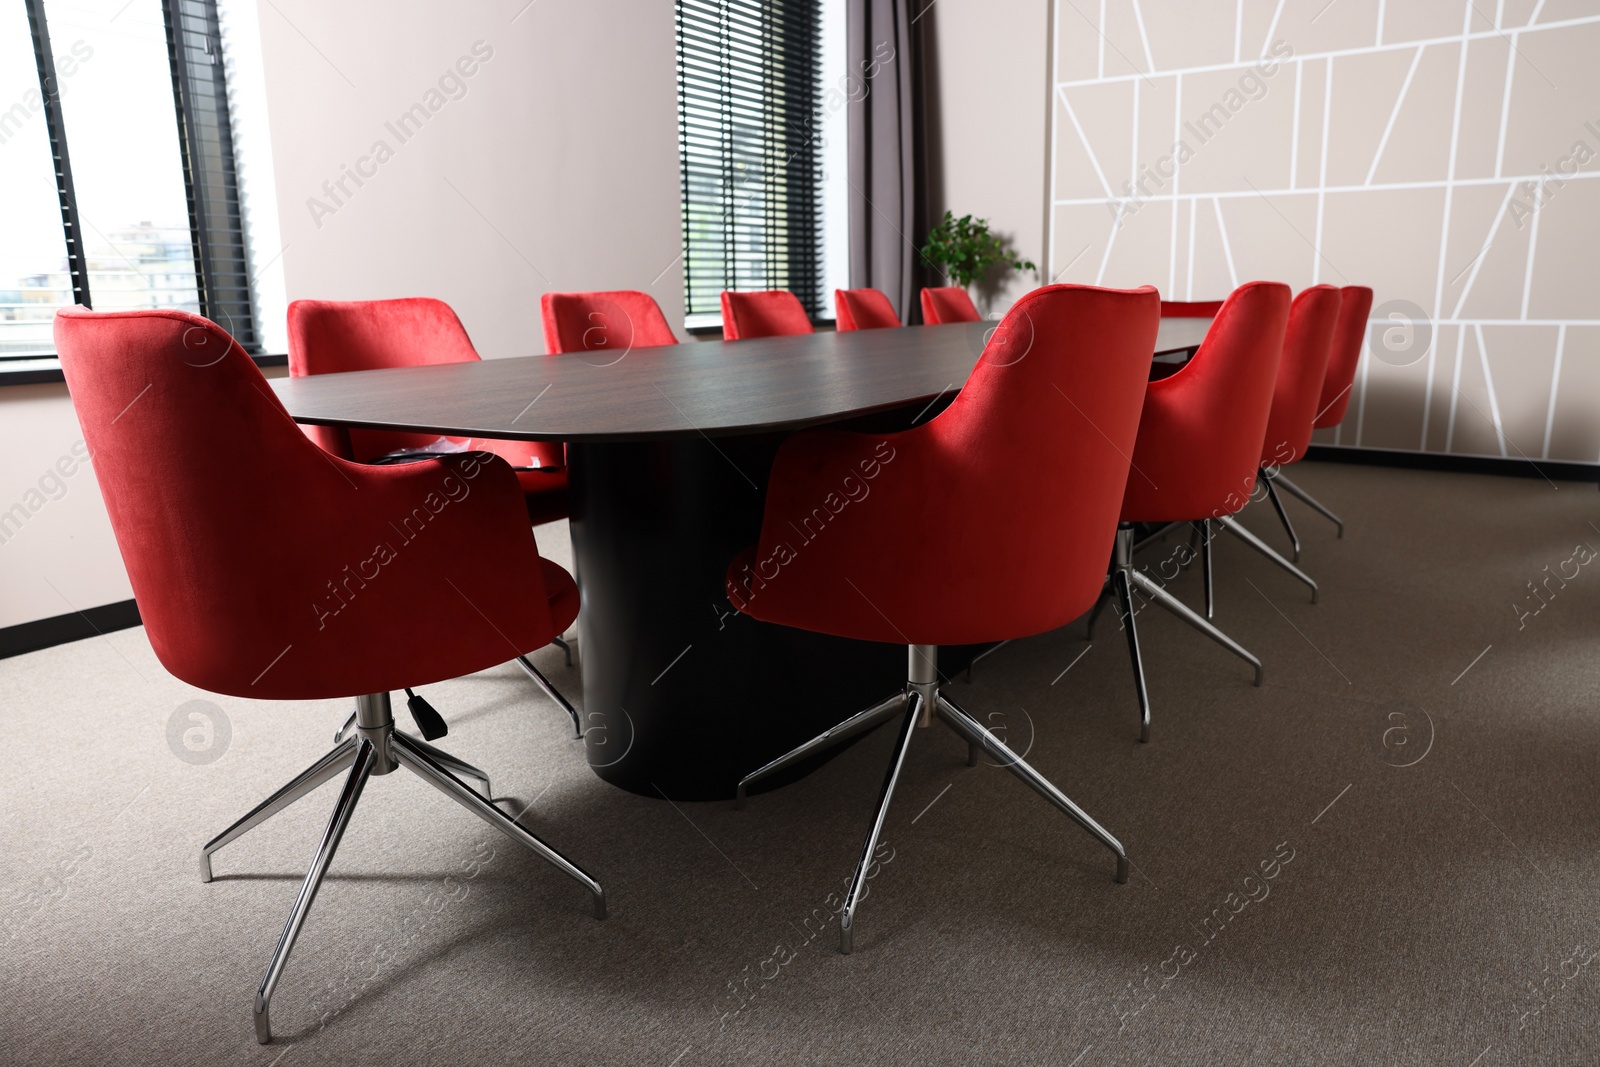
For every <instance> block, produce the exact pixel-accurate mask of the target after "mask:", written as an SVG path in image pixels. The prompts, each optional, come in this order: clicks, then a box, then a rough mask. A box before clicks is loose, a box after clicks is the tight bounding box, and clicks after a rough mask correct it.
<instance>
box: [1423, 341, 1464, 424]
mask: <svg viewBox="0 0 1600 1067" xmlns="http://www.w3.org/2000/svg"><path fill="white" fill-rule="evenodd" d="M1460 337H1461V328H1460V327H1459V326H1440V327H1439V328H1438V329H1437V330H1435V331H1434V334H1433V347H1432V349H1431V351H1430V352H1429V353H1428V355H1426V356H1424V357H1423V358H1422V360H1421V361H1420V362H1421V363H1423V364H1424V365H1428V366H1430V367H1431V370H1430V372H1429V373H1430V374H1431V381H1432V390H1431V392H1430V394H1429V400H1428V405H1427V426H1428V432H1427V435H1426V437H1425V438H1424V440H1425V444H1424V445H1423V451H1425V452H1444V451H1446V449H1445V440H1446V438H1447V436H1448V434H1449V429H1450V407H1451V405H1452V404H1453V403H1455V394H1454V392H1453V391H1452V389H1451V388H1450V382H1451V380H1452V377H1453V376H1454V374H1455V365H1456V343H1457V341H1458V340H1459V339H1460Z"/></svg>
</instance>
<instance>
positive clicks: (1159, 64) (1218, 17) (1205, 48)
mask: <svg viewBox="0 0 1600 1067" xmlns="http://www.w3.org/2000/svg"><path fill="white" fill-rule="evenodd" d="M1246 6H1248V5H1246ZM1258 6H1260V5H1258ZM1139 9H1140V10H1141V11H1142V12H1143V13H1144V24H1145V30H1146V31H1147V32H1148V33H1149V35H1150V52H1151V54H1152V55H1154V56H1155V61H1156V69H1157V70H1171V69H1173V68H1174V67H1204V66H1211V65H1213V64H1217V63H1232V62H1235V57H1234V42H1235V38H1236V27H1237V25H1238V19H1237V18H1236V17H1235V16H1234V10H1233V8H1232V6H1228V7H1227V8H1226V10H1224V9H1223V8H1222V7H1221V6H1219V5H1216V4H1196V3H1191V2H1186V0H1140V4H1139ZM1269 16H1270V11H1269ZM1247 25H1248V22H1247ZM1260 43H1261V42H1260V40H1259V39H1253V40H1245V42H1244V52H1243V58H1244V59H1247V60H1248V59H1251V58H1253V57H1254V56H1255V54H1256V51H1255V49H1256V48H1257V46H1259V45H1260Z"/></svg>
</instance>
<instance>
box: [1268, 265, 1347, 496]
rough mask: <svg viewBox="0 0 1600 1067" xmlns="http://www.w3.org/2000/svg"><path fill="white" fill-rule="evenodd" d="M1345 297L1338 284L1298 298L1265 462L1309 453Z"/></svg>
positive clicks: (1280, 366)
mask: <svg viewBox="0 0 1600 1067" xmlns="http://www.w3.org/2000/svg"><path fill="white" fill-rule="evenodd" d="M1341 302H1342V297H1341V296H1340V293H1339V288H1338V286H1334V285H1313V286H1312V287H1311V288H1309V289H1306V290H1305V291H1303V292H1302V293H1301V294H1300V295H1299V296H1297V297H1295V298H1294V306H1293V307H1291V308H1290V309H1289V330H1288V333H1287V334H1285V335H1284V339H1283V360H1282V362H1281V363H1279V364H1278V381H1277V384H1276V385H1275V386H1274V388H1273V395H1272V414H1271V416H1270V417H1269V418H1268V419H1267V434H1266V437H1265V438H1263V439H1262V443H1261V464H1262V466H1271V465H1273V464H1278V463H1293V462H1294V461H1295V460H1298V459H1300V458H1301V457H1303V456H1304V455H1305V454H1306V446H1307V445H1309V444H1310V443H1311V424H1312V422H1313V421H1315V419H1316V417H1317V403H1318V401H1319V400H1320V399H1321V398H1322V383H1323V381H1324V380H1325V379H1326V378H1327V376H1328V356H1329V353H1330V352H1331V351H1332V349H1333V330H1334V327H1335V326H1336V325H1338V322H1339V305H1340V304H1341Z"/></svg>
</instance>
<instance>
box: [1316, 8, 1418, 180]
mask: <svg viewBox="0 0 1600 1067" xmlns="http://www.w3.org/2000/svg"><path fill="white" fill-rule="evenodd" d="M1335 6H1337V5H1335ZM1415 51H1416V49H1393V50H1389V51H1383V52H1367V53H1362V54H1359V55H1353V56H1340V57H1338V58H1337V59H1335V60H1334V62H1333V108H1332V114H1331V116H1330V118H1329V128H1328V169H1327V182H1328V184H1329V185H1330V186H1344V185H1362V184H1364V183H1365V182H1366V180H1367V172H1368V170H1370V169H1371V167H1372V160H1373V157H1374V156H1375V155H1376V154H1377V152H1378V145H1379V143H1380V142H1381V141H1382V140H1383V131H1384V127H1385V126H1387V125H1388V122H1389V114H1390V112H1391V111H1393V109H1394V102H1395V99H1396V98H1397V97H1398V96H1399V95H1400V87H1401V86H1402V85H1403V84H1404V83H1405V80H1406V71H1407V70H1408V69H1410V67H1411V58H1412V55H1413V54H1414V53H1415Z"/></svg>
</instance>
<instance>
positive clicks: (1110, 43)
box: [1085, 0, 1154, 78]
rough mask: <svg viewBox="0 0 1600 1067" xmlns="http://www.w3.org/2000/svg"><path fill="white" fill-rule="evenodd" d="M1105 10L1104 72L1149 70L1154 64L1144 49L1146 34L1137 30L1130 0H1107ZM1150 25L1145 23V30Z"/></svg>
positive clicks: (1147, 71)
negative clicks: (1142, 34)
mask: <svg viewBox="0 0 1600 1067" xmlns="http://www.w3.org/2000/svg"><path fill="white" fill-rule="evenodd" d="M1085 2H1087V0H1085ZM1105 10H1106V25H1105V64H1106V73H1105V76H1106V77H1108V78H1115V77H1118V76H1119V75H1124V74H1149V73H1151V71H1152V70H1153V69H1154V68H1153V67H1152V66H1151V63H1150V60H1149V57H1148V56H1147V55H1146V53H1145V38H1144V37H1143V36H1141V35H1140V33H1139V20H1138V18H1136V17H1135V11H1134V5H1133V3H1132V2H1131V0H1107V2H1106V5H1105ZM1090 17H1091V18H1092V17H1093V16H1092V15H1091V16H1090ZM1149 25H1150V24H1149V23H1148V22H1146V23H1145V29H1146V31H1147V32H1148V30H1149Z"/></svg>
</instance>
